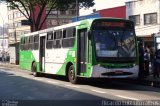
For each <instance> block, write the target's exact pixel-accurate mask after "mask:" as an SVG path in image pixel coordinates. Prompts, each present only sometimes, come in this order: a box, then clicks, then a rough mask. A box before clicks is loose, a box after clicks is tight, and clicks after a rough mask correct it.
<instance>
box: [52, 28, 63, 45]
mask: <svg viewBox="0 0 160 106" xmlns="http://www.w3.org/2000/svg"><path fill="white" fill-rule="evenodd" d="M61 38H62V31H56V32H54V41H53V48H61Z"/></svg>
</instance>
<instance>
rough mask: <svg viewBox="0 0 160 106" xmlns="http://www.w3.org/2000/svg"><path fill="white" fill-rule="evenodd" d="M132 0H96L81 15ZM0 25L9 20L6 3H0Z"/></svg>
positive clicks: (81, 11)
mask: <svg viewBox="0 0 160 106" xmlns="http://www.w3.org/2000/svg"><path fill="white" fill-rule="evenodd" d="M127 1H130V0H95V5H94V7H92V8H89V9H81V10H80V15H87V14H90V13H92V11H93V9H96V10H101V9H106V8H112V7H117V6H122V5H125V2H127ZM0 10H1V11H0V26H3V22H4V23H6V22H7V18H8V17H7V7H6V6H5V5H4V4H1V5H0Z"/></svg>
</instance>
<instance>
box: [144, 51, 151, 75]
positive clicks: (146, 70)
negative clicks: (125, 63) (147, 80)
mask: <svg viewBox="0 0 160 106" xmlns="http://www.w3.org/2000/svg"><path fill="white" fill-rule="evenodd" d="M149 61H150V54H149V51H148V48H146V49H145V52H144V77H147V76H148V75H149Z"/></svg>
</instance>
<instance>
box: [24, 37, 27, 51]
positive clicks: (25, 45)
mask: <svg viewBox="0 0 160 106" xmlns="http://www.w3.org/2000/svg"><path fill="white" fill-rule="evenodd" d="M24 50H27V37H24Z"/></svg>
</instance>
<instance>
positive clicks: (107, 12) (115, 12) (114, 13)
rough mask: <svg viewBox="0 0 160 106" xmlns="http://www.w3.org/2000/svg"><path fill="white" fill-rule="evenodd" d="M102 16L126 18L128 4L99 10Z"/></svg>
mask: <svg viewBox="0 0 160 106" xmlns="http://www.w3.org/2000/svg"><path fill="white" fill-rule="evenodd" d="M99 13H100V15H101V17H116V18H126V6H120V7H114V8H109V9H104V10H99Z"/></svg>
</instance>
